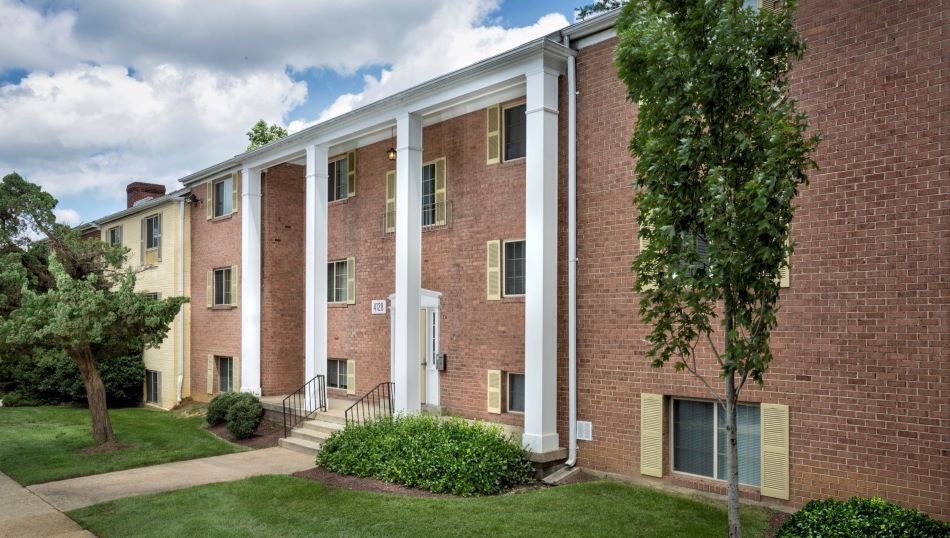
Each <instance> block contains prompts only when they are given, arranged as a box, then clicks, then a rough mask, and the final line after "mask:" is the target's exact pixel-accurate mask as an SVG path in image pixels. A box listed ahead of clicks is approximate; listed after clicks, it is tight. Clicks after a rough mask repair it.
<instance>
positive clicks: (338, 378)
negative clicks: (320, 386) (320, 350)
mask: <svg viewBox="0 0 950 538" xmlns="http://www.w3.org/2000/svg"><path fill="white" fill-rule="evenodd" d="M327 386H328V387H330V388H333V389H345V388H347V387H346V359H327Z"/></svg>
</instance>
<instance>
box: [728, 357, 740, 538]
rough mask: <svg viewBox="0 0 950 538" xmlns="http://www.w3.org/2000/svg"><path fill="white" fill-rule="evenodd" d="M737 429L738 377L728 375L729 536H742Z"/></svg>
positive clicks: (732, 537) (735, 537)
mask: <svg viewBox="0 0 950 538" xmlns="http://www.w3.org/2000/svg"><path fill="white" fill-rule="evenodd" d="M738 439H739V437H738V435H737V431H736V378H735V376H734V375H733V374H731V373H730V374H728V375H727V376H726V462H727V464H726V469H727V473H728V474H729V538H740V537H741V536H742V527H741V525H740V523H739V443H738Z"/></svg>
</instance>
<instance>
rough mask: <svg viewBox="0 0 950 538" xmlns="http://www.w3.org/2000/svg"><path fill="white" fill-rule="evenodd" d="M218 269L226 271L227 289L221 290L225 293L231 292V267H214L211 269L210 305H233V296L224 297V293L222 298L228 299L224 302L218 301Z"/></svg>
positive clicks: (219, 306) (216, 306)
mask: <svg viewBox="0 0 950 538" xmlns="http://www.w3.org/2000/svg"><path fill="white" fill-rule="evenodd" d="M218 271H227V272H228V289H226V290H223V291H224V292H225V294H227V295H230V294H231V279H232V278H234V275H233V274H231V268H230V267H215V268H214V269H212V270H211V306H212V307H213V308H222V307H230V306H233V304H232V301H234V297H224V294H222V298H224V299H229V301H228V302H226V303H219V302H218Z"/></svg>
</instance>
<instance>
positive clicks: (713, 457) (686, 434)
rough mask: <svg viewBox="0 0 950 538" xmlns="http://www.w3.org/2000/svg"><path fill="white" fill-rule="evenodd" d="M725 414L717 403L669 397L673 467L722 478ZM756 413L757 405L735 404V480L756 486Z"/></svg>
mask: <svg viewBox="0 0 950 538" xmlns="http://www.w3.org/2000/svg"><path fill="white" fill-rule="evenodd" d="M725 419H726V417H725V411H723V409H722V406H720V405H719V404H718V403H714V402H709V401H703V400H689V399H680V398H674V399H673V412H672V413H671V417H670V422H671V428H670V431H671V432H672V435H671V436H670V437H671V439H670V442H671V445H672V450H671V455H672V466H673V471H675V472H679V473H685V474H691V475H697V476H705V477H708V478H714V479H717V480H726V479H727V478H728V477H727V475H726V471H727V467H726V458H727V454H726V441H727V435H726V420H725ZM759 423H760V413H759V406H758V405H745V404H740V405H739V406H738V407H737V408H736V425H737V427H738V430H737V431H738V443H739V483H741V484H746V485H750V486H758V485H759V484H760V483H761V478H760V473H761V469H760V460H761V454H760V446H761V440H760V437H761V431H760V424H759Z"/></svg>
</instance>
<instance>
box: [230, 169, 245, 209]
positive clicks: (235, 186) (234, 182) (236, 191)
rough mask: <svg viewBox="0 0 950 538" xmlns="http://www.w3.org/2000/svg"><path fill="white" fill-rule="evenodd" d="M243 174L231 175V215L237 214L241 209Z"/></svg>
mask: <svg viewBox="0 0 950 538" xmlns="http://www.w3.org/2000/svg"><path fill="white" fill-rule="evenodd" d="M242 177H243V175H242V174H241V172H235V173H233V174H231V213H237V212H238V209H239V208H240V207H241V178H242Z"/></svg>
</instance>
